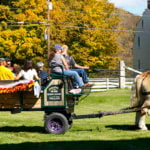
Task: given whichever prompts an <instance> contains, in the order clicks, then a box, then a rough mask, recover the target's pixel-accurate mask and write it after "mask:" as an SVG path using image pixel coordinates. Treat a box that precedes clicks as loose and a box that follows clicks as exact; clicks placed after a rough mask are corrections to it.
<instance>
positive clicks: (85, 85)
mask: <svg viewBox="0 0 150 150" xmlns="http://www.w3.org/2000/svg"><path fill="white" fill-rule="evenodd" d="M93 85H94V84H90V83H85V84H83V86H82V87H92V86H93Z"/></svg>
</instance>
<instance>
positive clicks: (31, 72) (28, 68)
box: [15, 60, 40, 80]
mask: <svg viewBox="0 0 150 150" xmlns="http://www.w3.org/2000/svg"><path fill="white" fill-rule="evenodd" d="M20 78H23V79H25V80H40V78H39V77H38V75H37V72H36V70H35V69H34V68H33V62H32V60H27V61H26V62H25V64H24V69H23V70H21V71H20V72H19V74H18V75H17V76H16V77H15V80H19V79H20Z"/></svg>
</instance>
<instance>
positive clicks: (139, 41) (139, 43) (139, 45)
mask: <svg viewBox="0 0 150 150" xmlns="http://www.w3.org/2000/svg"><path fill="white" fill-rule="evenodd" d="M138 47H141V40H140V37H139V36H138Z"/></svg>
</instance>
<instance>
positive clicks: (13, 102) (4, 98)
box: [0, 73, 90, 134]
mask: <svg viewBox="0 0 150 150" xmlns="http://www.w3.org/2000/svg"><path fill="white" fill-rule="evenodd" d="M18 82H20V81H0V111H10V112H11V113H19V112H21V111H44V112H45V115H44V127H45V129H46V131H47V132H48V133H54V134H62V133H65V132H66V131H67V130H68V129H69V128H70V127H71V125H72V122H73V121H72V113H73V112H74V106H75V104H76V103H77V101H78V100H79V97H80V96H82V95H86V94H89V92H90V87H87V88H83V89H82V90H81V91H77V90H75V92H77V93H70V88H69V84H68V79H67V77H65V76H63V75H58V74H53V73H52V74H51V79H50V80H49V81H48V83H47V84H46V85H45V87H44V89H43V90H42V91H41V92H40V96H39V97H38V98H37V97H36V96H34V95H35V93H34V92H35V91H34V90H33V86H32V84H33V83H24V81H22V82H21V83H18ZM7 84H11V85H10V86H12V85H17V86H13V87H11V88H1V87H5V85H7ZM23 87H26V88H23Z"/></svg>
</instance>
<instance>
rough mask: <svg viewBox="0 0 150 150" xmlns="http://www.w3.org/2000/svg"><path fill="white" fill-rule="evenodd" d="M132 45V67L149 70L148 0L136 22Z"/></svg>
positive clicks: (149, 23)
mask: <svg viewBox="0 0 150 150" xmlns="http://www.w3.org/2000/svg"><path fill="white" fill-rule="evenodd" d="M136 31H137V32H136V34H135V38H134V46H133V67H134V68H135V69H137V70H140V71H146V70H150V0H148V8H147V9H146V10H145V12H144V13H143V16H142V17H141V19H140V21H139V23H138V24H137V29H136Z"/></svg>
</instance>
